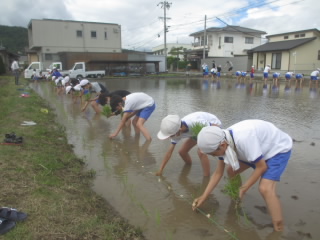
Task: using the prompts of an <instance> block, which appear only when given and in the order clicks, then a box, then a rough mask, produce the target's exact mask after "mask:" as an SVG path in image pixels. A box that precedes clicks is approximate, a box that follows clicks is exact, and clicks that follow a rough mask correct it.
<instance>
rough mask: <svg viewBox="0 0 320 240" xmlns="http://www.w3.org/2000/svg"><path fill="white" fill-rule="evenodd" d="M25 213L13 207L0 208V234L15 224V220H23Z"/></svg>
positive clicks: (25, 216)
mask: <svg viewBox="0 0 320 240" xmlns="http://www.w3.org/2000/svg"><path fill="white" fill-rule="evenodd" d="M26 218H27V214H26V213H24V212H19V211H17V209H14V208H7V207H3V208H0V235H3V234H5V233H7V232H8V231H10V230H11V229H12V228H14V227H15V226H16V222H18V221H23V220H25V219H26Z"/></svg>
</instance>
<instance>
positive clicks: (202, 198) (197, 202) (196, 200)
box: [192, 196, 205, 211]
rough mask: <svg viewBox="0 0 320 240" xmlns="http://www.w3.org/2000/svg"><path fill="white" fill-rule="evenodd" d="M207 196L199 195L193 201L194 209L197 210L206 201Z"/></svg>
mask: <svg viewBox="0 0 320 240" xmlns="http://www.w3.org/2000/svg"><path fill="white" fill-rule="evenodd" d="M204 200H205V198H204V197H202V196H201V197H198V198H196V199H195V200H194V201H193V203H192V210H193V211H194V210H196V209H197V208H198V207H200V205H201V204H202V203H203V202H204Z"/></svg>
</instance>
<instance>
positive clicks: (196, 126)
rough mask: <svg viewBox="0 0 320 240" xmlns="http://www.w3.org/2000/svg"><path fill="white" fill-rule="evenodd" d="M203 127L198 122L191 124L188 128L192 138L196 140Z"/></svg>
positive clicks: (203, 125)
mask: <svg viewBox="0 0 320 240" xmlns="http://www.w3.org/2000/svg"><path fill="white" fill-rule="evenodd" d="M205 126H206V125H205V124H203V123H200V122H196V123H194V124H192V125H191V127H190V129H191V133H192V138H193V139H195V140H197V136H198V134H199V132H200V131H201V129H202V128H203V127H205Z"/></svg>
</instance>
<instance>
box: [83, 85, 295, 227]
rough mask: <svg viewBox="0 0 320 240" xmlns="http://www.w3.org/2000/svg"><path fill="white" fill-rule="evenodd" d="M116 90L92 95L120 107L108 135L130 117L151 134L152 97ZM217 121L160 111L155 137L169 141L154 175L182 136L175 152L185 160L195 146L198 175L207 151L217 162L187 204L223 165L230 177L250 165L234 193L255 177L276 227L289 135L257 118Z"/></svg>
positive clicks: (198, 203)
mask: <svg viewBox="0 0 320 240" xmlns="http://www.w3.org/2000/svg"><path fill="white" fill-rule="evenodd" d="M82 81H83V80H82ZM85 83H86V84H85ZM80 85H81V86H82V87H85V88H87V87H88V86H92V83H91V85H90V84H89V83H88V82H86V81H85V82H82V84H81V82H80ZM127 93H128V92H127ZM118 94H120V93H119V92H118V93H117V94H113V95H108V94H107V93H106V92H100V94H99V97H100V98H99V97H98V98H97V99H96V98H95V101H96V100H98V101H99V102H100V103H101V104H106V103H108V102H109V103H110V106H111V108H112V109H113V111H117V112H123V117H122V119H121V121H120V123H119V125H118V127H117V129H116V130H114V132H113V133H112V134H110V135H109V138H110V139H113V138H115V137H116V136H117V135H118V134H119V132H120V131H121V130H122V128H123V127H124V126H125V125H126V122H127V120H129V119H131V118H132V117H133V121H132V124H133V126H134V130H135V132H136V134H140V133H142V134H143V136H144V137H145V139H146V140H147V141H150V140H151V135H150V133H149V131H148V129H147V128H146V127H145V126H144V124H145V122H146V121H147V120H148V119H149V118H150V116H151V115H152V113H153V112H154V110H155V108H156V104H155V101H154V99H153V98H152V97H151V96H149V95H148V94H146V93H143V92H137V93H129V94H124V95H123V96H120V95H118ZM102 96H103V97H102ZM99 99H100V100H99ZM196 124H200V125H201V126H204V127H203V128H202V129H201V131H200V132H199V134H198V135H197V137H195V135H194V134H193V132H192V131H193V130H192V128H193V126H195V125H196ZM221 125H222V123H221V121H220V119H219V118H218V117H216V116H215V115H213V114H211V113H207V112H194V113H191V114H188V115H186V116H184V117H182V118H180V117H179V115H168V116H166V117H165V118H164V119H163V120H162V121H161V125H160V131H159V132H158V134H157V136H158V138H159V139H161V140H164V139H168V138H170V139H171V140H170V142H171V145H170V147H169V149H168V150H167V152H166V153H165V155H164V157H163V160H162V163H161V166H160V169H159V171H158V172H156V173H155V174H156V175H162V174H163V171H164V168H165V166H166V165H167V164H168V162H169V160H170V158H171V156H172V154H173V151H174V149H175V146H176V144H178V142H179V141H180V140H182V139H185V141H184V143H183V145H182V146H181V148H180V149H179V155H180V156H181V158H182V159H183V161H184V162H185V163H186V164H191V163H192V160H191V156H190V155H189V151H190V150H191V149H192V148H193V147H194V146H196V145H197V146H198V156H199V158H200V160H201V164H202V169H203V175H204V176H209V175H210V162H209V158H208V156H214V157H218V158H217V159H219V160H218V165H217V167H216V169H215V170H214V172H213V174H212V176H211V179H210V181H209V183H208V185H207V187H206V189H205V191H204V193H203V194H202V195H201V196H200V197H197V198H196V199H195V200H194V202H193V205H192V209H193V210H196V209H197V208H199V207H201V206H202V204H203V203H204V201H205V200H206V199H207V198H208V196H209V195H210V193H211V192H212V191H213V190H214V189H215V187H216V186H217V184H218V183H219V181H220V180H221V178H222V176H223V173H224V168H225V167H226V166H227V173H228V176H229V177H230V178H232V177H234V176H235V175H237V174H240V173H242V172H243V171H245V170H247V169H249V168H252V169H253V171H252V174H251V176H250V177H249V178H248V179H247V181H245V182H244V183H243V184H242V186H241V187H240V189H239V198H240V199H243V197H244V195H245V193H246V192H247V191H248V190H249V189H250V188H251V187H252V186H253V185H254V184H255V183H256V182H257V181H259V191H260V193H261V195H262V196H263V198H264V200H265V202H266V204H267V207H268V209H269V212H270V215H271V218H272V222H273V227H274V230H275V231H282V230H283V226H284V224H283V216H282V211H281V204H280V201H279V198H278V196H277V194H276V183H277V182H278V181H280V177H281V175H282V174H283V172H284V170H285V168H286V166H287V163H288V160H289V158H290V155H291V149H292V138H291V137H290V136H289V135H288V134H286V133H285V132H283V131H282V130H280V129H279V128H277V127H276V126H275V125H273V124H272V123H270V122H266V121H263V120H245V121H241V122H239V123H236V124H234V125H232V126H230V127H229V128H227V129H222V128H221Z"/></svg>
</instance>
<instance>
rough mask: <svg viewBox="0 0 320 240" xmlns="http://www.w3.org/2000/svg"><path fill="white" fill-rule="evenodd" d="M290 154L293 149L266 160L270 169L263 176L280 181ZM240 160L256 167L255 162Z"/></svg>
mask: <svg viewBox="0 0 320 240" xmlns="http://www.w3.org/2000/svg"><path fill="white" fill-rule="evenodd" d="M290 156H291V150H290V151H289V152H286V153H278V154H277V155H275V156H273V157H272V158H269V159H268V160H266V164H267V166H268V169H267V171H265V172H264V173H263V174H262V176H261V177H262V178H265V179H269V180H273V181H280V177H281V175H282V173H283V172H284V170H285V169H286V167H287V164H288V161H289V158H290ZM239 161H240V162H242V163H244V164H246V165H248V166H250V167H252V168H253V169H255V168H256V166H255V164H253V163H249V162H245V161H242V160H239Z"/></svg>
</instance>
